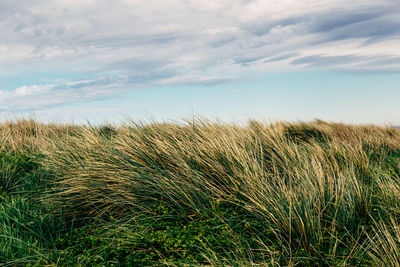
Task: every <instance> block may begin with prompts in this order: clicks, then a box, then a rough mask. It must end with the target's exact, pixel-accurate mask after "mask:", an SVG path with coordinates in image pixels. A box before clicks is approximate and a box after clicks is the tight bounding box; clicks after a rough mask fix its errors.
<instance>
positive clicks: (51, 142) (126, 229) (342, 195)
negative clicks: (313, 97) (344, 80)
mask: <svg viewBox="0 0 400 267" xmlns="http://www.w3.org/2000/svg"><path fill="white" fill-rule="evenodd" d="M0 134H1V139H0V141H1V143H0V264H5V265H10V266H13V265H16V264H17V265H18V264H19V265H26V264H30V265H38V266H39V265H46V264H57V265H60V266H75V265H82V266H87V265H99V264H102V265H106V266H118V265H152V264H157V265H162V264H166V265H183V264H190V265H192V264H193V265H196V264H212V265H221V264H230V265H295V264H300V265H304V266H307V265H324V266H326V265H384V266H400V247H399V246H400V221H399V220H400V131H399V130H396V129H393V128H380V127H375V126H347V125H343V124H331V123H325V122H322V121H315V122H312V123H295V124H289V123H276V124H272V125H269V124H268V125H267V124H263V123H259V122H254V121H253V122H250V123H249V125H248V126H246V127H239V126H233V125H223V124H212V123H206V122H197V123H195V124H193V123H188V124H187V125H184V126H178V125H174V124H153V125H147V126H143V125H137V124H133V123H132V124H129V125H125V126H123V127H119V128H113V127H109V126H103V127H99V128H88V127H75V126H61V125H42V124H39V123H37V122H35V121H19V122H15V123H5V124H3V125H0Z"/></svg>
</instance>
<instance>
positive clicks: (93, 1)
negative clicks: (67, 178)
mask: <svg viewBox="0 0 400 267" xmlns="http://www.w3.org/2000/svg"><path fill="white" fill-rule="evenodd" d="M0 33H1V35H0V116H1V117H2V118H4V117H10V116H18V117H22V116H35V117H36V118H38V119H41V120H62V121H68V122H70V121H74V122H85V121H86V120H89V121H92V122H103V121H116V120H122V119H123V118H124V117H126V116H129V117H131V118H132V119H137V120H142V119H154V120H179V119H182V118H190V117H191V116H192V115H193V114H197V115H199V116H202V117H206V118H212V119H219V120H224V121H240V120H245V119H247V118H262V119H265V120H272V119H283V120H311V119H314V118H321V119H325V120H333V121H346V122H355V123H365V122H374V123H393V124H400V105H399V100H400V5H399V3H398V0H376V1H375V0H353V1H348V0H318V1H317V0H315V1H314V0H254V1H252V0H168V1H163V0H157V1H155V0H146V1H143V0H112V1H111V0H107V1H106V0H36V1H27V0H1V1H0Z"/></svg>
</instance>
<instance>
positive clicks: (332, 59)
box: [291, 55, 363, 67]
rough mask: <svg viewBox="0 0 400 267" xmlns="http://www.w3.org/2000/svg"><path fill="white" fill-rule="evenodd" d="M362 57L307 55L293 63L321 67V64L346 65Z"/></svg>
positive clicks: (292, 62)
mask: <svg viewBox="0 0 400 267" xmlns="http://www.w3.org/2000/svg"><path fill="white" fill-rule="evenodd" d="M360 59H363V58H362V57H357V56H353V55H347V56H320V55H316V56H307V57H300V58H298V59H295V60H293V61H291V64H293V65H300V64H307V65H311V66H313V67H319V66H324V67H326V66H334V65H345V64H348V63H353V62H357V61H359V60H360Z"/></svg>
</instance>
